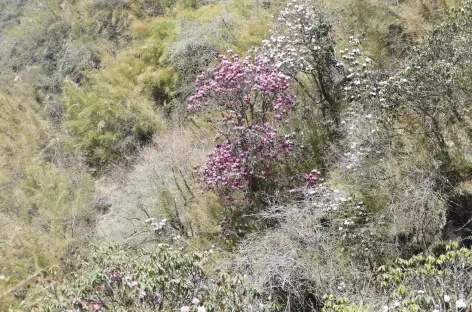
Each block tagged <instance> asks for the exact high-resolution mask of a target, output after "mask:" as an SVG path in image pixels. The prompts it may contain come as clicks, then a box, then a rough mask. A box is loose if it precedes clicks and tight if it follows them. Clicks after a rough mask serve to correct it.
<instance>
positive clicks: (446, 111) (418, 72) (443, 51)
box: [384, 1, 472, 164]
mask: <svg viewBox="0 0 472 312" xmlns="http://www.w3.org/2000/svg"><path fill="white" fill-rule="evenodd" d="M471 25H472V2H471V1H466V2H465V4H464V6H463V7H462V8H461V9H456V10H452V12H451V13H450V16H449V18H448V19H447V20H446V21H445V22H444V23H442V24H440V25H439V26H437V27H436V28H435V29H434V30H433V31H432V32H430V34H429V36H428V37H427V38H426V39H425V41H424V42H423V43H422V44H421V45H420V46H419V47H418V48H416V49H415V50H414V52H413V53H412V56H411V57H410V59H409V61H408V63H407V64H408V65H407V66H406V67H405V69H404V70H403V71H401V72H400V73H399V74H398V75H396V76H394V77H392V78H391V79H389V80H388V81H385V82H384V84H385V95H386V106H387V107H388V108H387V109H386V112H387V116H388V118H386V120H387V121H391V122H392V125H394V126H396V127H399V128H401V129H402V130H403V131H404V132H405V133H408V134H410V135H412V136H416V137H418V138H419V139H421V138H423V139H425V140H426V141H427V142H429V144H430V147H431V149H432V151H433V152H435V153H436V155H437V156H436V157H437V158H438V159H440V160H442V161H444V162H445V164H450V162H451V158H453V157H454V154H456V155H457V153H458V152H459V153H465V154H466V155H467V158H470V156H469V155H470V152H471V138H472V136H471V133H472V132H471V131H472V119H471V118H470V117H469V115H470V114H469V112H470V97H471V96H472V85H471V83H470V81H471V79H472V63H471V60H472V49H471V48H470V42H471V40H472V31H471Z"/></svg>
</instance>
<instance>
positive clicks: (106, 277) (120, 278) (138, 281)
mask: <svg viewBox="0 0 472 312" xmlns="http://www.w3.org/2000/svg"><path fill="white" fill-rule="evenodd" d="M206 261H208V259H207V258H206V256H204V255H203V254H200V253H189V252H182V251H181V252H179V251H173V250H172V249H170V248H169V247H168V246H165V245H162V246H159V247H157V248H156V249H155V250H153V251H145V250H140V249H122V248H107V249H98V250H96V251H95V252H93V254H92V258H91V259H90V260H89V261H87V262H85V265H84V267H83V269H82V270H83V271H82V274H81V275H80V277H79V278H70V279H68V280H64V281H63V282H62V283H60V284H58V285H55V286H53V287H52V289H50V290H47V294H46V295H45V296H44V297H43V299H42V300H41V302H40V303H39V304H38V305H37V306H36V307H35V308H34V309H33V311H36V310H37V311H55V310H63V309H66V308H74V309H80V310H81V311H98V310H102V309H106V310H112V311H149V309H158V310H164V311H170V310H172V309H175V308H180V307H182V306H189V307H192V311H193V310H196V308H197V307H199V306H204V307H205V308H206V311H234V312H236V311H241V312H242V311H246V310H245V308H246V307H248V306H249V305H250V304H252V303H253V301H254V300H255V298H257V293H256V292H254V291H253V290H251V289H250V288H247V287H245V285H244V283H243V280H242V279H241V278H240V277H231V276H229V275H226V274H221V275H220V276H218V277H217V278H216V279H212V278H209V277H208V276H206V275H205V273H204V271H203V268H202V266H203V264H204V263H205V262H206ZM254 296H256V297H254Z"/></svg>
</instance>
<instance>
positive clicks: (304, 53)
mask: <svg viewBox="0 0 472 312" xmlns="http://www.w3.org/2000/svg"><path fill="white" fill-rule="evenodd" d="M331 29H332V26H331V24H330V23H329V21H328V20H327V19H326V18H325V16H324V14H323V7H322V5H320V4H315V3H314V2H313V1H310V0H291V1H289V2H288V3H287V5H286V7H285V8H284V9H282V11H281V12H280V14H279V17H278V19H277V23H276V25H275V27H274V29H273V30H272V33H271V34H270V37H269V38H268V39H266V40H264V41H263V44H262V47H261V50H262V52H263V53H264V54H265V55H266V56H267V57H268V58H270V59H272V60H273V61H274V62H275V64H277V65H278V66H280V68H281V70H282V71H283V72H285V73H286V74H288V75H290V76H291V77H292V78H293V79H294V80H295V82H296V83H297V84H298V86H299V87H300V88H301V90H302V92H303V94H304V95H305V96H307V97H308V98H309V99H310V100H311V102H312V103H311V104H314V105H316V106H317V107H319V109H320V110H321V114H322V116H323V119H324V120H323V121H322V122H326V123H328V124H330V123H334V124H336V125H337V124H339V122H340V120H339V112H340V102H339V98H338V96H339V87H340V85H341V81H340V78H341V77H342V76H341V75H340V72H341V70H342V66H341V64H340V63H339V62H338V61H337V59H336V54H335V49H334V41H333V39H332V34H331Z"/></svg>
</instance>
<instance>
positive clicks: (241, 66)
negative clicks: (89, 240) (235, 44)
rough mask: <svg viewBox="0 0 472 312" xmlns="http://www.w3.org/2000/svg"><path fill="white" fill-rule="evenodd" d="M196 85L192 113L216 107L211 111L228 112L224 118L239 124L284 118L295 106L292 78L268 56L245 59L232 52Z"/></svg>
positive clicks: (191, 100) (203, 75)
mask: <svg viewBox="0 0 472 312" xmlns="http://www.w3.org/2000/svg"><path fill="white" fill-rule="evenodd" d="M196 84H197V89H196V92H195V94H194V95H193V96H191V97H190V98H189V99H188V110H189V111H190V112H195V111H198V110H200V109H202V106H207V107H208V106H212V104H213V106H212V107H211V108H216V109H217V110H219V111H225V112H226V114H227V115H226V116H224V118H227V119H232V118H236V120H234V122H235V123H236V124H238V125H242V124H243V123H247V122H254V121H256V122H260V121H267V120H269V119H271V118H270V117H273V118H275V119H280V118H281V114H286V113H288V111H290V109H291V108H292V106H293V105H294V104H295V97H294V96H293V95H292V94H291V93H290V92H289V86H290V79H289V77H288V76H286V75H284V74H283V73H282V72H280V71H279V69H278V68H277V67H276V66H273V65H272V63H271V62H270V61H269V60H268V59H267V58H265V57H256V58H255V59H254V60H252V59H250V58H246V59H244V60H243V59H241V58H240V57H239V56H238V55H236V54H235V53H233V52H231V51H229V57H225V56H220V63H219V65H218V66H216V67H213V68H209V69H207V71H206V72H204V73H203V74H201V75H199V76H198V77H197V82H196Z"/></svg>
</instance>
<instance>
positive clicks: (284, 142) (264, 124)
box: [188, 51, 295, 195]
mask: <svg viewBox="0 0 472 312" xmlns="http://www.w3.org/2000/svg"><path fill="white" fill-rule="evenodd" d="M294 104H295V97H294V95H293V94H292V93H291V92H290V79H289V77H288V76H286V75H284V74H283V73H282V72H281V71H280V70H279V68H278V67H277V66H275V65H274V64H272V63H271V62H270V61H269V60H268V59H267V58H264V57H255V58H245V59H241V58H240V57H238V56H237V55H236V54H234V53H232V52H231V51H230V52H229V56H228V57H225V56H221V57H220V63H219V64H218V65H217V66H216V67H212V68H209V69H208V70H207V71H206V72H204V73H203V74H201V75H200V76H198V78H197V89H196V92H195V94H194V95H193V96H191V97H190V98H189V99H188V110H189V111H190V112H192V113H196V112H203V111H206V112H208V113H209V114H210V115H211V116H215V115H216V116H217V117H218V121H217V129H218V135H217V139H216V140H217V145H216V146H215V147H214V148H213V150H212V151H211V152H210V153H209V155H208V159H207V161H206V163H205V164H204V166H203V168H202V174H203V179H204V181H205V182H206V184H207V185H208V186H209V187H210V188H211V189H214V190H215V191H218V192H219V193H220V194H223V195H230V194H231V193H232V192H234V191H236V190H242V191H244V192H246V194H251V193H252V192H254V191H255V190H257V188H258V187H259V186H260V184H261V182H263V183H264V184H267V183H269V184H271V183H272V184H273V183H277V182H278V181H279V175H278V174H277V168H278V167H279V166H280V165H281V164H284V163H285V162H286V160H287V158H288V157H290V156H291V154H293V152H294V150H293V149H294V144H293V142H292V138H293V135H292V134H290V135H287V134H283V133H282V130H281V129H283V125H284V124H285V123H287V118H288V114H289V113H290V111H291V109H292V107H293V106H294Z"/></svg>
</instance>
